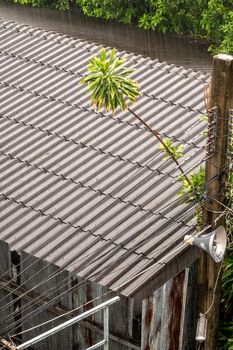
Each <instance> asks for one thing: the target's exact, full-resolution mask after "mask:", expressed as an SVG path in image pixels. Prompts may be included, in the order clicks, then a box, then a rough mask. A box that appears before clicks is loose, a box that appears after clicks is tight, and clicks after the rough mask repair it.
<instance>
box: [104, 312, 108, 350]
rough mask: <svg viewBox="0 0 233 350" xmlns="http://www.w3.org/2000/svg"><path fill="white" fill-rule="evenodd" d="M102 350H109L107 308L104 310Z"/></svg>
mask: <svg viewBox="0 0 233 350" xmlns="http://www.w3.org/2000/svg"><path fill="white" fill-rule="evenodd" d="M104 339H105V343H104V350H108V349H109V308H108V307H105V308H104Z"/></svg>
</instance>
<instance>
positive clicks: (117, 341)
mask: <svg viewBox="0 0 233 350" xmlns="http://www.w3.org/2000/svg"><path fill="white" fill-rule="evenodd" d="M20 260H21V262H20V264H19V269H18V277H17V278H16V279H15V281H13V282H12V283H11V284H9V285H8V286H7V290H8V292H7V291H6V286H4V285H2V289H1V287H0V299H1V300H3V298H6V296H7V295H8V294H9V293H10V297H7V298H6V299H4V303H3V306H4V305H6V304H5V303H8V302H9V301H11V300H12V298H13V296H14V298H16V299H15V300H18V304H17V306H18V309H17V315H18V317H19V318H20V320H18V323H17V324H16V325H15V326H14V325H13V323H14V322H15V314H14V307H15V306H16V304H14V305H11V308H9V309H6V308H3V312H2V313H1V316H2V317H1V318H0V326H1V328H0V330H1V329H3V328H5V327H6V324H5V320H6V319H7V320H8V318H9V315H11V314H12V315H13V318H12V317H11V318H10V322H11V323H12V327H11V328H10V330H9V331H8V334H9V335H12V334H14V333H19V332H23V333H22V334H21V335H19V337H18V338H19V339H20V338H21V342H25V341H26V340H28V339H31V338H33V337H35V336H37V335H39V334H41V333H42V332H44V331H46V330H48V329H51V328H52V327H54V326H56V325H58V324H60V323H62V322H64V321H65V320H67V318H71V317H74V316H75V315H77V314H81V313H82V312H84V311H86V310H88V309H91V308H93V307H94V306H96V305H98V304H100V303H102V302H103V301H106V300H109V299H110V298H111V297H112V296H113V294H111V293H109V291H108V289H107V288H103V287H101V286H100V285H98V284H96V283H91V282H88V281H85V280H84V279H81V278H78V277H77V276H76V275H74V274H71V273H69V272H68V271H62V270H60V269H59V268H58V267H57V266H55V265H53V264H50V263H48V262H45V261H42V260H40V259H37V258H35V257H32V256H29V255H28V254H26V253H24V252H22V253H21V254H20ZM11 265H12V261H11V254H10V250H9V247H8V245H7V244H6V243H4V242H0V276H2V278H3V275H4V274H5V273H6V272H7V275H6V276H8V280H9V279H10V277H11ZM15 272H16V270H15ZM4 278H5V277H4ZM17 283H18V286H17ZM11 288H12V291H11ZM29 290H30V293H27V291H29ZM61 293H62V296H61V295H60V294H61ZM106 293H107V294H106ZM99 296H102V297H101V298H99ZM51 300H52V302H51ZM0 305H1V304H0ZM79 305H82V307H80V308H79V309H78V310H77V311H75V313H74V314H71V315H70V316H66V317H62V318H60V319H58V320H55V321H53V322H50V323H48V324H44V325H43V326H41V327H39V328H37V327H36V328H35V329H31V328H33V327H34V326H37V325H39V324H43V323H45V322H47V321H48V320H51V319H52V318H55V317H57V316H58V315H59V314H61V313H63V312H65V311H68V310H74V309H75V308H77V307H78V306H79ZM109 311H110V317H109V324H110V349H111V350H139V349H140V346H139V344H138V343H137V341H135V340H134V339H133V338H132V327H133V301H132V300H131V299H129V298H125V297H123V296H121V300H120V302H118V303H117V304H115V305H112V306H111V307H110V310H109ZM1 322H2V323H1ZM28 329H31V330H30V331H29V332H25V330H28ZM24 332H25V333H24ZM2 335H3V333H2V334H1V333H0V338H1V336H2ZM102 339H103V312H102V311H101V312H98V313H96V314H94V315H93V316H91V317H90V318H89V319H85V320H83V321H81V322H80V323H78V324H75V325H73V326H72V327H68V328H66V329H64V330H63V331H61V332H59V333H57V334H56V335H52V336H50V337H48V338H46V339H44V340H43V341H41V342H39V343H37V344H34V345H33V349H35V350H48V349H49V350H63V349H64V350H85V349H87V348H88V347H90V346H92V345H94V344H95V343H97V342H98V341H100V340H102Z"/></svg>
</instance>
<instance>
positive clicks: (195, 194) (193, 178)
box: [177, 166, 205, 203]
mask: <svg viewBox="0 0 233 350" xmlns="http://www.w3.org/2000/svg"><path fill="white" fill-rule="evenodd" d="M189 181H190V183H188V181H187V180H186V179H185V178H184V177H181V178H180V182H181V184H182V189H181V190H180V191H179V192H178V193H177V194H178V195H179V196H183V195H186V196H187V199H186V200H185V203H189V202H196V201H197V200H200V199H202V198H203V195H204V191H205V188H204V184H205V169H204V167H202V166H201V167H200V169H199V171H198V172H197V173H194V174H191V175H190V176H189Z"/></svg>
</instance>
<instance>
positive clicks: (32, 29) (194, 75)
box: [0, 17, 210, 83]
mask: <svg viewBox="0 0 233 350" xmlns="http://www.w3.org/2000/svg"><path fill="white" fill-rule="evenodd" d="M0 22H3V26H4V27H5V28H6V27H7V24H6V23H9V24H13V25H14V26H15V30H17V31H18V32H20V31H22V32H23V29H22V30H21V29H20V28H21V27H23V28H25V27H26V32H28V33H29V34H30V35H31V36H32V35H37V34H38V31H39V33H40V34H48V35H49V34H50V35H54V37H47V36H43V37H44V38H45V39H47V40H53V41H56V42H58V43H59V44H64V43H65V44H66V45H68V44H69V45H71V46H72V47H74V48H75V47H76V46H75V43H76V42H79V43H80V42H81V43H83V44H87V45H89V46H91V45H94V46H96V47H98V49H100V48H102V47H109V46H108V45H101V44H98V43H95V42H91V41H88V40H82V39H76V38H74V37H73V36H69V35H67V34H62V33H60V32H58V31H54V30H46V29H42V28H40V27H37V26H32V25H30V24H25V23H18V22H16V21H13V20H11V21H9V20H7V19H4V18H2V17H0ZM36 31H37V32H36ZM64 39H65V40H66V42H61V40H64ZM69 41H70V42H69ZM85 49H86V50H87V51H88V52H95V53H98V51H97V50H93V51H92V49H90V48H87V47H86V48H85ZM117 52H118V53H119V54H120V55H122V54H123V55H125V54H126V55H130V54H131V55H132V53H129V54H127V53H126V51H120V50H118V49H117ZM139 59H141V60H142V63H144V65H145V66H149V67H151V68H152V69H153V68H154V64H156V66H157V67H158V66H159V69H160V70H161V71H164V72H167V73H171V72H172V71H173V73H175V74H177V75H180V76H182V77H185V78H189V79H193V80H197V81H201V82H203V83H206V82H207V80H208V79H209V77H210V74H209V73H203V72H201V71H198V72H195V71H194V70H192V69H191V68H189V69H186V68H185V67H183V66H175V65H174V64H169V63H167V62H160V61H159V60H158V59H156V60H153V59H151V58H150V57H143V56H142V55H137V54H134V53H133V57H130V58H129V59H128V61H134V63H138V60H139ZM143 61H144V62H143ZM147 62H150V63H149V64H148V63H147ZM164 65H165V66H166V68H165V69H164V68H163V67H164ZM174 67H175V69H174ZM169 68H170V69H169ZM180 69H182V73H180V72H179V71H178V70H180ZM199 76H202V78H199Z"/></svg>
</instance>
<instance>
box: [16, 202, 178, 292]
mask: <svg viewBox="0 0 233 350" xmlns="http://www.w3.org/2000/svg"><path fill="white" fill-rule="evenodd" d="M175 201H176V200H174V201H173V202H175ZM167 206H168V205H166V206H164V207H167ZM54 250H56V247H55V248H54ZM26 270H27V269H26ZM24 271H25V270H24ZM29 280H30V279H29ZM27 281H28V280H27ZM21 287H22V286H21Z"/></svg>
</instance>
